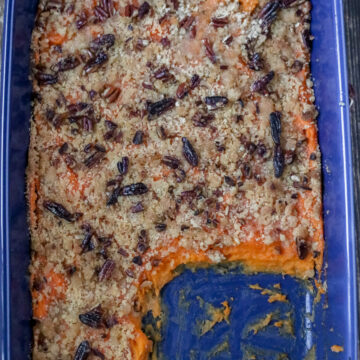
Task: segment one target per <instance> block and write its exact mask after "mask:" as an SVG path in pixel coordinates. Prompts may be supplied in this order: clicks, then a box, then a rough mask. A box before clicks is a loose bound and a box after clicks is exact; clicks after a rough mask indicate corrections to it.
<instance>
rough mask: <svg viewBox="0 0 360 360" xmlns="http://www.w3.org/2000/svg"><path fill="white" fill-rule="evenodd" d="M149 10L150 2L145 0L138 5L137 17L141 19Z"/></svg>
mask: <svg viewBox="0 0 360 360" xmlns="http://www.w3.org/2000/svg"><path fill="white" fill-rule="evenodd" d="M149 12H150V4H149V3H148V2H147V1H145V2H143V3H142V4H141V5H140V7H139V10H138V18H139V19H143V18H144V17H145V15H147V14H148V13H149Z"/></svg>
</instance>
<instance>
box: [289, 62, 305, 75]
mask: <svg viewBox="0 0 360 360" xmlns="http://www.w3.org/2000/svg"><path fill="white" fill-rule="evenodd" d="M303 66H304V63H302V62H301V61H299V60H295V61H294V63H293V64H292V65H291V71H292V72H293V73H294V74H297V73H298V72H300V71H301V70H302V68H303Z"/></svg>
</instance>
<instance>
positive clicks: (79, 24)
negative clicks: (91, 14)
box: [75, 11, 88, 30]
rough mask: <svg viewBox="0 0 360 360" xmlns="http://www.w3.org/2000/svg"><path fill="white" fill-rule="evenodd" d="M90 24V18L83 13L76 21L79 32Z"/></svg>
mask: <svg viewBox="0 0 360 360" xmlns="http://www.w3.org/2000/svg"><path fill="white" fill-rule="evenodd" d="M87 22H88V17H87V15H86V13H85V12H84V11H83V12H82V13H80V15H79V16H78V17H77V19H76V21H75V26H76V28H77V29H78V30H80V29H81V28H83V27H84V26H85V25H86V24H87Z"/></svg>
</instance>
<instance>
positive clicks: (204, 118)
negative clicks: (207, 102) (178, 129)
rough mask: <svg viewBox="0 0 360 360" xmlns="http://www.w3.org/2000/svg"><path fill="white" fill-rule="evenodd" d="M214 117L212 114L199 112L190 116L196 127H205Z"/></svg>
mask: <svg viewBox="0 0 360 360" xmlns="http://www.w3.org/2000/svg"><path fill="white" fill-rule="evenodd" d="M214 119H215V116H214V115H213V114H204V113H201V112H197V113H195V115H194V116H193V117H192V121H193V124H194V126H197V127H206V126H208V125H209V123H210V122H211V121H213V120H214Z"/></svg>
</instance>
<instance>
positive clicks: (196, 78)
mask: <svg viewBox="0 0 360 360" xmlns="http://www.w3.org/2000/svg"><path fill="white" fill-rule="evenodd" d="M200 81H201V79H200V76H199V75H198V74H194V75H193V76H192V77H191V79H190V89H191V90H193V89H195V88H196V87H198V86H199V85H200Z"/></svg>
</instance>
